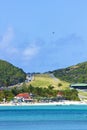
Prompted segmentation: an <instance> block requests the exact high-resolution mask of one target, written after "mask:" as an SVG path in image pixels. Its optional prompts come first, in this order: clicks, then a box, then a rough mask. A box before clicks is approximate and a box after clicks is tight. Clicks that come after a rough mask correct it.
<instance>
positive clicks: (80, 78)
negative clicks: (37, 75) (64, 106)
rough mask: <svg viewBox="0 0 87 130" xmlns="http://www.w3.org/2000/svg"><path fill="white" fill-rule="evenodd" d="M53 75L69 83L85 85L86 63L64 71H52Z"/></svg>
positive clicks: (86, 81) (86, 77)
mask: <svg viewBox="0 0 87 130" xmlns="http://www.w3.org/2000/svg"><path fill="white" fill-rule="evenodd" d="M53 74H54V75H55V76H56V77H57V78H60V79H61V80H64V81H67V82H70V83H87V62H83V63H79V64H77V65H74V66H70V67H67V68H64V69H59V70H54V71H53Z"/></svg>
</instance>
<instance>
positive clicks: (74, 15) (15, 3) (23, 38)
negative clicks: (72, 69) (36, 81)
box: [0, 0, 87, 72]
mask: <svg viewBox="0 0 87 130" xmlns="http://www.w3.org/2000/svg"><path fill="white" fill-rule="evenodd" d="M0 59H3V60H6V61H9V62H10V63H12V64H14V65H16V66H17V67H20V68H22V69H23V70H24V71H25V72H45V71H49V70H55V69H59V68H64V67H67V66H70V65H74V64H77V63H80V62H84V61H87V0H0Z"/></svg>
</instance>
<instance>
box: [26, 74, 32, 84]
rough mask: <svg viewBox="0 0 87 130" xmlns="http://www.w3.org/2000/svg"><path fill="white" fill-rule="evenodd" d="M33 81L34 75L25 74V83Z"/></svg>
mask: <svg viewBox="0 0 87 130" xmlns="http://www.w3.org/2000/svg"><path fill="white" fill-rule="evenodd" d="M32 80H34V75H33V74H31V73H27V76H26V80H25V82H26V83H28V82H30V81H32Z"/></svg>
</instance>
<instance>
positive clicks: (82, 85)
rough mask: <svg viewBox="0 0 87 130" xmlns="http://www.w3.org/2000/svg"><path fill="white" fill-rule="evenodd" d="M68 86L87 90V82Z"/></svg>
mask: <svg viewBox="0 0 87 130" xmlns="http://www.w3.org/2000/svg"><path fill="white" fill-rule="evenodd" d="M70 88H74V89H81V90H87V84H85V83H79V84H71V85H70Z"/></svg>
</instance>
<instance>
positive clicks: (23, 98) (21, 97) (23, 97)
mask: <svg viewBox="0 0 87 130" xmlns="http://www.w3.org/2000/svg"><path fill="white" fill-rule="evenodd" d="M14 99H15V100H16V101H17V102H26V103H27V102H33V99H32V98H31V96H30V95H29V93H19V94H18V95H16V96H15V97H14Z"/></svg>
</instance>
